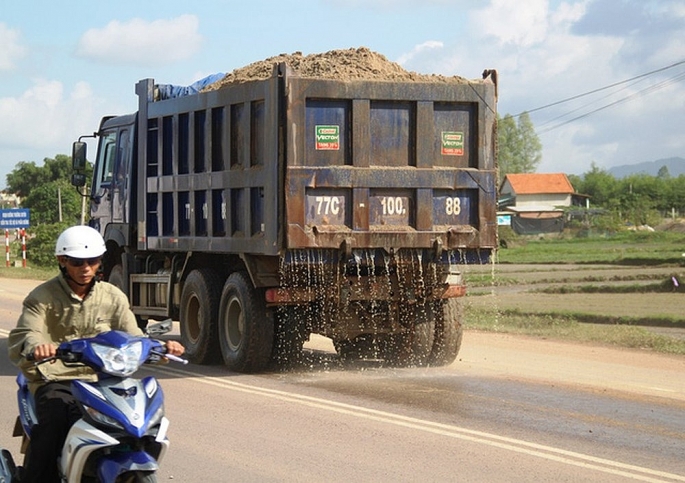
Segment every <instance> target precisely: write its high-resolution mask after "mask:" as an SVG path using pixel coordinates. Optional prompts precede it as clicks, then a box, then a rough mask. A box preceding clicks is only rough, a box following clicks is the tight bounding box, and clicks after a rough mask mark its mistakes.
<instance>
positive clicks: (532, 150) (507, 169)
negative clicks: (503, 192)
mask: <svg viewBox="0 0 685 483" xmlns="http://www.w3.org/2000/svg"><path fill="white" fill-rule="evenodd" d="M497 159H498V163H499V172H500V179H504V177H505V176H506V175H507V174H509V173H534V172H535V170H536V169H537V166H538V164H540V161H541V160H542V143H541V142H540V139H539V138H538V136H537V134H536V132H535V127H534V126H533V123H532V121H531V120H530V116H529V115H528V113H527V112H524V113H523V114H521V115H520V116H519V118H518V121H514V118H513V117H512V116H511V115H509V114H507V115H505V116H504V118H501V117H499V116H498V119H497Z"/></svg>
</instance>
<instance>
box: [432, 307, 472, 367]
mask: <svg viewBox="0 0 685 483" xmlns="http://www.w3.org/2000/svg"><path fill="white" fill-rule="evenodd" d="M435 313H436V318H435V339H434V341H433V349H432V350H431V353H430V356H429V357H428V364H429V365H431V366H446V365H449V364H451V363H453V362H454V361H455V359H456V358H457V354H459V349H460V348H461V339H462V337H463V335H464V327H463V326H462V325H461V319H462V313H461V305H460V303H459V299H447V301H446V302H438V303H437V306H436V307H435Z"/></svg>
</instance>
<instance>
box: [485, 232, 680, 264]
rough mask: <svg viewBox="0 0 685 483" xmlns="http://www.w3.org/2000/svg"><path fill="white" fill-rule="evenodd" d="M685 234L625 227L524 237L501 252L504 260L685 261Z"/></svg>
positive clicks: (586, 261) (587, 261)
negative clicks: (600, 232) (576, 234)
mask: <svg viewBox="0 0 685 483" xmlns="http://www.w3.org/2000/svg"><path fill="white" fill-rule="evenodd" d="M684 251H685V234H683V233H672V232H647V231H644V232H640V231H622V232H618V233H614V234H612V235H611V236H588V237H582V238H581V237H573V238H560V239H550V240H545V239H527V240H525V241H524V240H522V239H520V240H519V241H518V243H516V244H515V245H514V246H510V247H509V248H507V249H500V250H498V252H497V258H498V262H500V263H529V264H540V263H543V264H544V263H556V264H558V263H583V264H588V263H610V264H616V265H660V264H672V265H676V266H684V265H685V257H683V256H682V254H683V252H684Z"/></svg>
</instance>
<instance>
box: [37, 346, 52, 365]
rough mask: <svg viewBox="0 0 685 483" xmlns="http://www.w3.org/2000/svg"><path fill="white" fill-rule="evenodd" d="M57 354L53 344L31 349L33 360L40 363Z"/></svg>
mask: <svg viewBox="0 0 685 483" xmlns="http://www.w3.org/2000/svg"><path fill="white" fill-rule="evenodd" d="M56 354H57V346H56V345H55V344H38V345H37V346H36V347H34V348H33V358H34V359H35V360H36V362H39V361H42V360H43V359H47V358H49V357H54V356H55V355H56Z"/></svg>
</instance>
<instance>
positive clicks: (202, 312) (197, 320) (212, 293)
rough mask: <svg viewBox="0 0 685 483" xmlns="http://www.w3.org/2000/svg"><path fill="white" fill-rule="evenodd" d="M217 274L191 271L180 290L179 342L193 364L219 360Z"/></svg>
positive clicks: (218, 288)
mask: <svg viewBox="0 0 685 483" xmlns="http://www.w3.org/2000/svg"><path fill="white" fill-rule="evenodd" d="M220 287H221V277H220V276H219V274H217V273H216V272H215V271H214V270H211V269H206V268H203V269H199V270H193V271H192V272H190V275H188V278H187V279H186V281H185V283H184V284H183V292H182V293H181V313H180V317H179V319H180V325H181V342H182V343H183V345H184V346H185V349H186V351H185V353H186V356H187V357H188V359H190V360H191V361H192V362H195V363H197V364H213V363H217V362H219V361H220V360H221V352H220V351H219V341H218V339H217V323H216V320H217V314H218V312H219V300H220V297H221V288H220Z"/></svg>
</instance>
